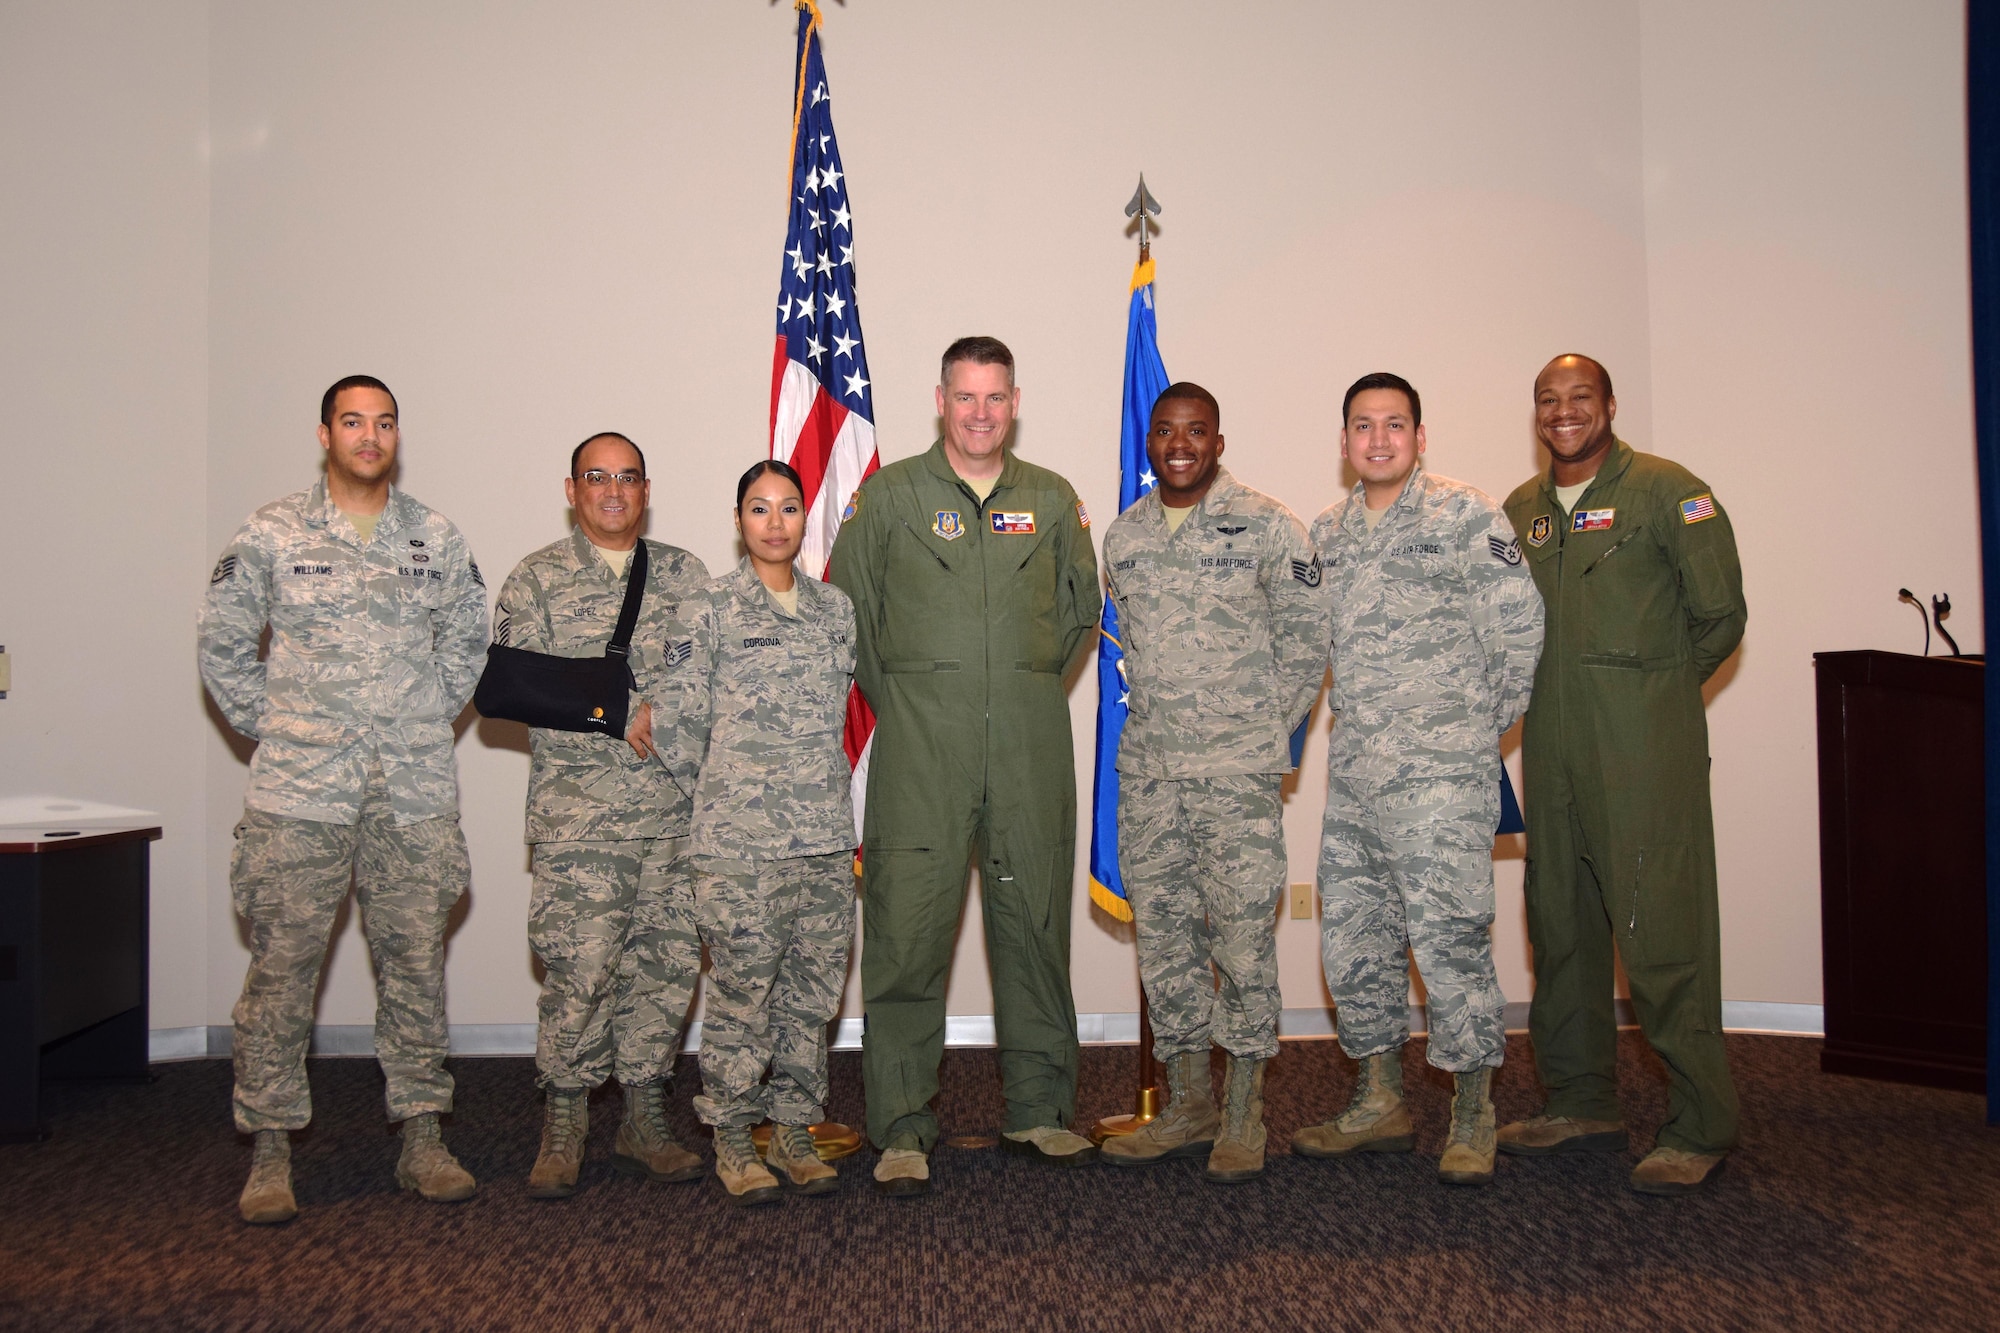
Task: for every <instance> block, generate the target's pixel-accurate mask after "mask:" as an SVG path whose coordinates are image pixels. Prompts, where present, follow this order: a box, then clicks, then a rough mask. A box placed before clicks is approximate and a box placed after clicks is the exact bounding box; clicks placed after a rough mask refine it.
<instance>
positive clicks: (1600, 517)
mask: <svg viewBox="0 0 2000 1333" xmlns="http://www.w3.org/2000/svg"><path fill="white" fill-rule="evenodd" d="M1617 517H1618V511H1617V510H1616V509H1579V510H1577V511H1576V517H1575V518H1573V519H1571V520H1570V525H1569V530H1570V531H1571V532H1602V531H1604V530H1605V529H1606V528H1608V527H1610V526H1611V523H1612V520H1614V519H1616V518H1617Z"/></svg>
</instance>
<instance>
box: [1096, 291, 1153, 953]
mask: <svg viewBox="0 0 2000 1333" xmlns="http://www.w3.org/2000/svg"><path fill="white" fill-rule="evenodd" d="M1167 384H1168V380H1167V368H1166V366H1164V365H1162V364H1161V362H1160V334H1159V329H1158V328H1157V327H1156V326H1155V324H1154V323H1153V261H1152V260H1150V259H1148V260H1146V261H1144V262H1143V263H1141V264H1140V265H1139V266H1138V267H1137V268H1136V269H1134V270H1133V271H1132V306H1131V309H1130V311H1129V312H1128V314H1127V316H1126V324H1125V415H1124V426H1123V428H1122V429H1121V430H1120V432H1119V439H1118V512H1119V513H1121V514H1122V513H1124V512H1125V511H1126V510H1127V509H1130V508H1131V507H1132V505H1133V503H1134V502H1135V501H1137V500H1138V498H1139V497H1140V496H1142V495H1144V494H1145V493H1146V492H1148V491H1150V490H1152V489H1153V486H1154V484H1155V480H1154V477H1153V473H1152V468H1151V467H1150V466H1149V465H1148V464H1147V462H1146V432H1147V429H1148V427H1150V426H1151V424H1152V417H1153V400H1154V399H1156V398H1158V397H1159V396H1160V394H1161V392H1162V391H1163V390H1165V388H1166V387H1167ZM1101 628H1102V633H1101V635H1100V636H1099V638H1098V640H1097V773H1096V778H1095V780H1094V781H1093V782H1092V783H1091V789H1090V900H1091V901H1092V902H1094V903H1096V904H1097V905H1098V906H1099V907H1101V908H1103V909H1104V910H1105V911H1107V912H1109V913H1111V915H1113V916H1115V917H1117V918H1118V919H1119V920H1120V921H1130V920H1131V919H1132V907H1131V904H1130V903H1128V902H1127V901H1126V898H1125V879H1124V876H1122V875H1120V874H1119V873H1118V738H1119V737H1120V736H1121V735H1123V734H1124V731H1125V711H1126V710H1125V697H1126V696H1125V645H1124V642H1123V641H1122V640H1121V639H1120V638H1119V637H1118V608H1117V607H1116V606H1114V605H1112V602H1111V599H1110V598H1109V597H1107V598H1105V599H1104V620H1103V623H1102V626H1101Z"/></svg>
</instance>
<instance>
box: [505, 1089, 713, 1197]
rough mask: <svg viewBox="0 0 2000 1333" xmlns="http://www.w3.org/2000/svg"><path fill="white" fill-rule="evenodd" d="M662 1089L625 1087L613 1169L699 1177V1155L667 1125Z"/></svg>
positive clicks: (572, 1178)
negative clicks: (683, 1144) (675, 1139)
mask: <svg viewBox="0 0 2000 1333" xmlns="http://www.w3.org/2000/svg"><path fill="white" fill-rule="evenodd" d="M662 1091H663V1089H662V1088H661V1086H660V1085H659V1084H658V1083H641V1084H639V1085H638V1086H636V1087H631V1088H627V1089H625V1119H624V1122H623V1123H621V1124H620V1125H619V1126H618V1142H617V1143H616V1144H614V1145H613V1146H612V1149H611V1166H612V1169H614V1170H617V1171H623V1172H624V1173H625V1174H627V1175H630V1176H644V1177H645V1178H646V1179H648V1180H660V1181H682V1180H699V1179H700V1178H701V1173H702V1165H701V1158H699V1157H697V1156H695V1155H694V1154H693V1153H691V1152H689V1151H688V1150H687V1149H686V1148H683V1147H681V1145H680V1144H678V1143H676V1142H675V1141H674V1135H673V1131H672V1130H670V1129H668V1128H667V1109H666V1107H665V1106H664V1105H662V1102H661V1093H662ZM579 1156H581V1154H579ZM536 1165H537V1166H539V1165H540V1163H537V1164H536ZM569 1178H570V1183H571V1184H572V1185H573V1184H575V1183H576V1172H575V1171H574V1170H571V1172H570V1177H569Z"/></svg>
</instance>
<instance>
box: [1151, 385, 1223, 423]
mask: <svg viewBox="0 0 2000 1333" xmlns="http://www.w3.org/2000/svg"><path fill="white" fill-rule="evenodd" d="M1169 398H1192V399H1194V401H1196V402H1197V403H1206V404H1207V405H1208V415H1209V417H1210V418H1211V419H1212V420H1213V421H1214V422H1215V428H1216V429H1217V430H1221V429H1222V404H1221V403H1218V402H1216V401H1215V395H1214V394H1212V393H1210V392H1209V391H1208V390H1206V389H1204V388H1202V387H1201V386H1200V385H1199V384H1196V383H1194V382H1193V381H1191V380H1179V381H1177V382H1175V383H1173V384H1169V385H1168V386H1167V387H1166V388H1164V389H1162V390H1160V396H1159V397H1158V398H1155V399H1154V400H1153V411H1154V412H1157V411H1159V410H1160V404H1161V403H1164V402H1166V401H1167V399H1169ZM1147 415H1148V418H1149V419H1150V417H1151V413H1148V414H1147Z"/></svg>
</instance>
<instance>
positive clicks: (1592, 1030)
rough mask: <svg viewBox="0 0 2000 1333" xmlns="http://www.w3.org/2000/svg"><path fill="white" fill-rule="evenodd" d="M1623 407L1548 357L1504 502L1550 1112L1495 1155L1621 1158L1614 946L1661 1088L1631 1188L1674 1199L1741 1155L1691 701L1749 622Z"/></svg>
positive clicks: (1503, 1138) (1596, 372) (1539, 1034)
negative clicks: (1542, 457) (1515, 535)
mask: <svg viewBox="0 0 2000 1333" xmlns="http://www.w3.org/2000/svg"><path fill="white" fill-rule="evenodd" d="M1617 411H1618V403H1617V400H1616V399H1615V398H1614V397H1612V393H1611V376H1610V375H1609V374H1608V373H1607V372H1606V371H1605V369H1604V367H1603V366H1601V365H1599V364H1598V363H1597V362H1595V361H1593V360H1591V359H1590V358H1589V357H1586V356H1573V355H1572V356H1559V357H1557V358H1556V359H1555V360H1553V361H1551V362H1549V364H1548V365H1547V366H1546V367H1545V368H1544V369H1543V370H1542V373H1541V375H1540V376H1539V377H1537V379H1536V380H1535V432H1536V434H1537V435H1538V436H1539V437H1540V439H1541V441H1542V444H1543V445H1544V446H1545V447H1546V448H1547V449H1548V451H1549V457H1550V468H1549V472H1548V474H1547V475H1546V476H1540V477H1536V478H1535V479H1534V480H1531V481H1528V482H1525V483H1523V484H1522V485H1521V486H1520V487H1519V488H1518V489H1517V490H1515V492H1514V493H1513V494H1512V495H1510V496H1508V497H1507V516H1508V517H1509V518H1511V519H1512V520H1513V521H1514V528H1515V530H1516V531H1517V532H1519V533H1520V534H1521V540H1522V547H1523V553H1524V554H1525V555H1526V556H1527V558H1528V563H1529V565H1530V567H1531V568H1532V570H1533V572H1534V576H1535V582H1536V584H1537V585H1538V586H1539V587H1540V588H1541V591H1542V598H1543V600H1544V602H1545V603H1546V604H1547V607H1548V631H1547V638H1546V641H1545V646H1544V647H1543V649H1542V659H1541V664H1540V667H1539V668H1538V670H1537V671H1536V673H1535V688H1534V696H1533V702H1532V703H1531V704H1530V705H1529V708H1528V715H1527V721H1526V723H1525V726H1524V731H1523V737H1522V754H1523V759H1524V776H1525V779H1526V784H1525V785H1526V793H1525V800H1524V801H1523V806H1524V814H1525V816H1526V819H1527V825H1528V870H1527V900H1528V938H1529V940H1530V942H1531V943H1532V944H1533V945H1534V950H1535V999H1534V1004H1533V1006H1532V1008H1531V1009H1530V1012H1529V1019H1528V1026H1529V1032H1530V1034H1531V1036H1532V1037H1533V1039H1534V1046H1535V1064H1536V1068H1537V1069H1538V1071H1539V1072H1540V1074H1541V1078H1542V1083H1543V1085H1544V1086H1545V1087H1546V1088H1547V1089H1548V1094H1549V1100H1548V1105H1547V1106H1546V1107H1545V1108H1544V1109H1543V1112H1542V1114H1540V1115H1537V1116H1534V1117H1532V1118H1530V1119H1527V1120H1521V1121H1516V1122H1515V1123H1513V1124H1510V1125H1506V1126H1504V1127H1503V1128H1502V1129H1501V1130H1500V1132H1499V1136H1498V1137H1499V1143H1498V1146H1499V1149H1500V1151H1502V1152H1505V1153H1512V1154H1516V1155H1522V1156H1541V1155H1546V1154H1550V1153H1561V1152H1593V1151H1595V1152H1622V1151H1623V1150H1624V1148H1625V1146H1626V1133H1625V1125H1624V1122H1623V1120H1622V1119H1621V1117H1620V1112H1619V1108H1618V1073H1617V1049H1616V1041H1617V1032H1616V1023H1615V1020H1614V1018H1613V1013H1612V978H1613V972H1612V944H1613V940H1614V939H1615V940H1616V943H1617V947H1618V952H1619V953H1620V954H1621V955H1622V956H1623V958H1624V961H1625V972H1626V976H1627V978H1628V979H1629V980H1630V982H1631V988H1632V1008H1633V1011H1634V1012H1635V1014H1636V1015H1637V1017H1638V1019H1639V1026H1640V1027H1641V1028H1642V1029H1643V1030H1644V1031H1645V1034H1646V1038H1647V1040H1649V1041H1650V1042H1652V1044H1653V1049H1654V1050H1655V1051H1657V1052H1658V1053H1659V1056H1660V1059H1661V1061H1662V1062H1663V1063H1664V1064H1665V1065H1666V1067H1667V1078H1668V1097H1667V1121H1666V1123H1665V1124H1663V1125H1662V1126H1661V1127H1660V1132H1659V1138H1658V1142H1657V1145H1656V1146H1655V1148H1654V1149H1653V1151H1652V1152H1651V1153H1650V1154H1649V1155H1648V1156H1647V1157H1646V1158H1645V1159H1644V1160H1643V1161H1641V1162H1640V1163H1639V1165H1638V1167H1637V1169H1636V1170H1634V1171H1633V1173H1632V1188H1634V1189H1636V1190H1638V1191H1640V1192H1642V1193H1646V1194H1686V1193H1689V1192H1691V1191H1694V1190H1697V1189H1699V1188H1701V1186H1702V1185H1703V1184H1704V1183H1705V1182H1706V1181H1707V1180H1708V1179H1709V1178H1710V1177H1712V1176H1713V1175H1714V1173H1715V1171H1716V1170H1717V1169H1718V1168H1719V1167H1720V1166H1721V1165H1722V1162H1723V1158H1724V1157H1725V1155H1726V1154H1727V1153H1728V1152H1729V1150H1730V1149H1731V1148H1732V1147H1734V1146H1735V1144H1736V1132H1737V1107H1736V1089H1735V1086H1734V1084H1733V1083H1732V1082H1731V1081H1730V1077H1729V1064H1728V1061H1727V1058H1726V1057H1725V1055H1724V1052H1723V1046H1722V957H1721V939H1720V936H1721V928H1720V924H1719V910H1718V907H1717V902H1716V872H1715V823H1714V816H1713V813H1712V811H1711V810H1710V806H1709V790H1708V720H1707V716H1706V714H1705V713H1704V711H1703V704H1702V697H1701V687H1702V683H1703V682H1704V681H1706V680H1707V679H1708V678H1709V677H1710V676H1711V675H1713V674H1714V673H1715V669H1716V668H1717V667H1719V666H1721V665H1722V663H1723V661H1724V660H1725V659H1726V658H1727V657H1728V656H1729V654H1730V653H1732V652H1734V651H1735V649H1736V645H1737V643H1738V642H1739V641H1740V640H1741V639H1742V637H1743V624H1744V620H1745V618H1746V614H1747V613H1746V612H1745V609H1744V605H1743V571H1742V567H1741V565H1740V564H1739V563H1738V561H1737V557H1736V538H1735V534H1734V532H1733V531H1732V530H1731V528H1730V526H1729V517H1728V515H1727V514H1725V513H1724V512H1723V510H1722V506H1721V505H1719V504H1718V503H1716V500H1715V496H1714V495H1713V494H1712V493H1711V492H1710V490H1709V488H1708V486H1707V485H1706V484H1705V483H1703V482H1702V481H1701V480H1700V479H1698V478H1697V477H1695V476H1694V475H1693V474H1692V473H1690V472H1688V471H1687V469H1685V468H1683V467H1681V466H1679V465H1678V464H1676V463H1672V462H1669V461H1668V460H1666V459H1664V458H1659V457H1656V456H1654V455H1652V454H1642V453H1638V452H1636V451H1635V450H1633V448H1632V447H1631V446H1630V445H1628V444H1626V443H1625V442H1624V441H1623V440H1620V439H1618V438H1617V437H1616V436H1615V435H1613V434H1612V430H1611V422H1612V418H1613V417H1614V416H1615V415H1616V414H1617Z"/></svg>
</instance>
